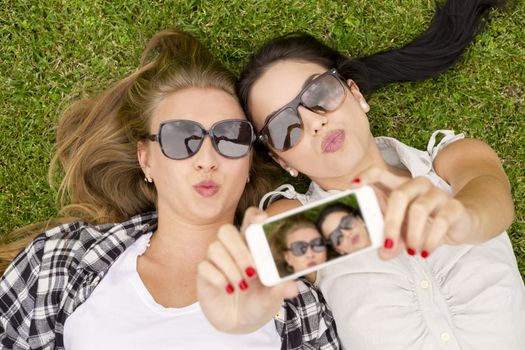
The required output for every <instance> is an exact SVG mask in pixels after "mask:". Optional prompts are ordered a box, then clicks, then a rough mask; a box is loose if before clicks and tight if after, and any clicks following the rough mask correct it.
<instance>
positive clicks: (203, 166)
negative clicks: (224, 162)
mask: <svg viewBox="0 0 525 350" xmlns="http://www.w3.org/2000/svg"><path fill="white" fill-rule="evenodd" d="M218 158H219V154H218V153H217V151H216V150H215V148H214V147H213V144H212V142H211V139H210V137H209V136H206V137H204V141H203V142H202V145H201V148H200V149H199V151H198V152H197V154H195V155H194V156H193V166H194V168H195V169H196V170H198V171H205V172H208V171H213V170H216V169H218V167H219V161H218Z"/></svg>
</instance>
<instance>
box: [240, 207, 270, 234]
mask: <svg viewBox="0 0 525 350" xmlns="http://www.w3.org/2000/svg"><path fill="white" fill-rule="evenodd" d="M266 218H267V215H266V214H265V213H264V212H263V211H262V210H260V209H259V208H257V207H249V208H248V209H246V212H245V213H244V218H243V220H242V225H241V232H246V228H247V227H248V226H249V225H251V224H258V223H261V222H263V221H264V220H265V219H266Z"/></svg>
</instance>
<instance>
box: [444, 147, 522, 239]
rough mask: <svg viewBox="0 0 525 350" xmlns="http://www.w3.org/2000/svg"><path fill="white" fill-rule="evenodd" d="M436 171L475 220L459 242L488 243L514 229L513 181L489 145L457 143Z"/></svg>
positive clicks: (448, 150)
mask: <svg viewBox="0 0 525 350" xmlns="http://www.w3.org/2000/svg"><path fill="white" fill-rule="evenodd" d="M434 169H435V170H436V172H437V173H438V175H439V176H441V177H442V178H443V179H444V180H446V181H447V182H448V183H449V184H450V185H451V186H452V194H453V197H454V198H455V199H457V200H458V201H459V202H460V203H461V204H462V205H463V206H464V207H465V209H466V210H467V211H470V212H471V213H472V216H473V218H474V219H475V220H474V225H473V226H472V229H471V230H470V231H469V232H465V236H464V237H461V242H458V243H479V242H484V241H486V240H489V239H491V238H493V237H495V236H496V235H498V234H500V233H501V232H502V231H504V230H506V229H507V228H508V227H509V226H510V224H511V223H512V220H513V217H514V205H513V203H512V197H511V192H510V183H509V179H508V178H507V175H506V174H505V172H504V170H503V167H502V165H501V161H500V159H499V158H498V155H497V154H496V152H494V150H493V149H492V148H491V147H490V146H489V145H487V144H486V143H484V142H482V141H480V140H476V139H464V140H460V141H456V142H454V143H452V144H450V145H448V146H447V147H446V148H444V149H443V150H442V151H441V152H440V153H439V154H438V156H437V157H436V159H435V160H434ZM458 238H459V237H458Z"/></svg>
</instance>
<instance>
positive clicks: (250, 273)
mask: <svg viewBox="0 0 525 350" xmlns="http://www.w3.org/2000/svg"><path fill="white" fill-rule="evenodd" d="M244 271H245V272H246V276H248V277H249V278H252V277H253V276H255V275H256V274H257V271H255V269H254V268H253V267H251V266H250V267H247V268H246V270H244Z"/></svg>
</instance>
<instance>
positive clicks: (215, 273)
mask: <svg viewBox="0 0 525 350" xmlns="http://www.w3.org/2000/svg"><path fill="white" fill-rule="evenodd" d="M197 276H198V280H200V281H201V282H206V283H208V284H210V285H212V286H214V287H215V288H217V289H218V290H223V291H226V292H227V293H228V294H233V291H234V290H235V288H234V287H233V285H232V284H231V283H230V282H229V281H228V280H227V279H226V277H225V276H224V275H223V274H222V272H221V271H220V270H219V269H217V267H215V266H214V265H213V264H212V263H211V262H209V261H208V260H204V261H202V262H200V263H199V265H197ZM198 285H202V284H201V283H198Z"/></svg>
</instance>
